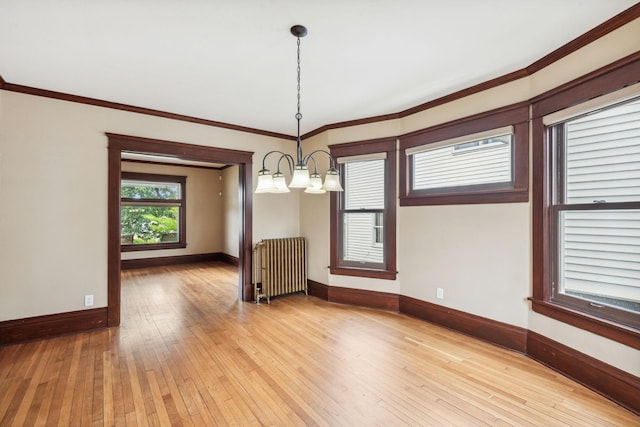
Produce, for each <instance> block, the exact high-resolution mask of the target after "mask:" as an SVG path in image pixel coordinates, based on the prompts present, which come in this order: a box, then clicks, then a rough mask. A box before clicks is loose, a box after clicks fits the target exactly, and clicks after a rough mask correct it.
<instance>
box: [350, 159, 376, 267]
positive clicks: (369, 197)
mask: <svg viewBox="0 0 640 427" xmlns="http://www.w3.org/2000/svg"><path fill="white" fill-rule="evenodd" d="M384 169H385V160H364V161H353V162H348V163H345V164H344V167H343V174H344V183H345V186H344V214H343V217H342V220H343V259H344V260H345V261H351V262H358V263H362V264H366V263H382V262H383V261H384V251H383V245H382V242H377V241H376V233H381V232H382V225H381V224H380V223H378V225H376V217H377V216H381V215H384V207H385V174H384Z"/></svg>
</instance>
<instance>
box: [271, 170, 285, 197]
mask: <svg viewBox="0 0 640 427" xmlns="http://www.w3.org/2000/svg"><path fill="white" fill-rule="evenodd" d="M288 192H289V188H288V187H287V182H286V181H285V179H284V174H283V173H282V172H276V173H274V174H273V188H272V189H271V191H270V193H288Z"/></svg>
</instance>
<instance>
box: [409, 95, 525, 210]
mask: <svg viewBox="0 0 640 427" xmlns="http://www.w3.org/2000/svg"><path fill="white" fill-rule="evenodd" d="M399 154H400V166H401V167H400V205H401V206H421V205H447V204H475V203H515V202H526V201H528V200H529V106H528V105H525V104H524V103H518V104H513V105H509V106H505V107H502V108H499V109H496V110H492V111H487V112H484V113H480V114H476V115H473V116H469V117H466V118H463V119H459V120H455V121H452V122H448V123H443V124H440V125H436V126H433V127H430V128H427V129H422V130H419V131H415V132H411V133H409V134H406V135H403V136H401V137H400V153H399Z"/></svg>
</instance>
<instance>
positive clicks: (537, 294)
mask: <svg viewBox="0 0 640 427" xmlns="http://www.w3.org/2000/svg"><path fill="white" fill-rule="evenodd" d="M638 64H639V62H638V61H636V62H633V61H631V62H629V63H621V64H620V65H618V66H617V67H616V68H611V69H610V70H608V71H606V72H601V73H594V74H593V76H589V77H588V78H583V79H581V81H579V82H577V83H575V84H574V85H567V86H566V87H561V88H559V89H556V90H552V91H550V92H549V93H547V94H543V95H541V96H540V97H539V99H538V100H536V101H535V102H534V103H533V108H532V113H533V126H532V127H533V140H532V143H533V165H534V170H533V217H532V220H533V224H532V238H533V248H532V250H533V296H532V298H531V300H532V306H533V309H534V311H536V312H538V313H540V314H543V315H546V316H549V317H552V318H554V319H557V320H560V321H563V322H565V323H568V324H571V325H573V326H576V327H579V328H582V329H585V330H588V331H591V332H593V333H596V334H599V335H602V336H605V337H607V338H609V339H612V340H615V341H618V342H621V343H623V344H626V345H629V346H632V347H635V348H639V349H640V340H639V339H638V338H640V83H637V82H638V78H637V72H635V71H634V70H637V67H638Z"/></svg>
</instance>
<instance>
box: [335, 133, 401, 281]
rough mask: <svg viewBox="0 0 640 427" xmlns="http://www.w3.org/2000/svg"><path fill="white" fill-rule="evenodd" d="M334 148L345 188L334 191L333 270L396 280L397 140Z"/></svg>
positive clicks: (336, 272)
mask: <svg viewBox="0 0 640 427" xmlns="http://www.w3.org/2000/svg"><path fill="white" fill-rule="evenodd" d="M330 148H331V154H332V155H333V156H334V157H336V158H337V159H338V163H339V167H340V178H341V179H342V185H343V188H344V191H343V192H341V193H333V194H332V195H331V197H332V198H331V243H332V244H331V273H332V274H343V275H351V276H363V277H375V278H382V279H395V277H396V271H395V267H396V259H395V235H396V224H395V204H396V196H395V149H396V142H395V140H393V139H385V140H376V141H369V142H363V143H349V144H340V145H334V146H331V147H330Z"/></svg>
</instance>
